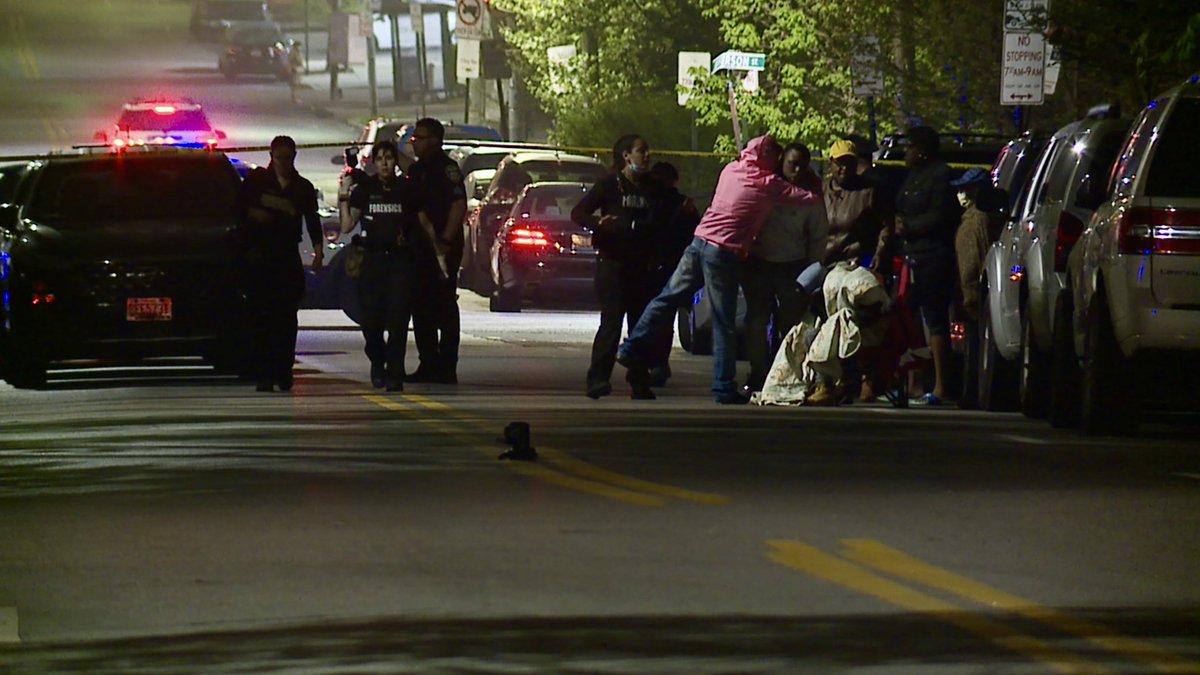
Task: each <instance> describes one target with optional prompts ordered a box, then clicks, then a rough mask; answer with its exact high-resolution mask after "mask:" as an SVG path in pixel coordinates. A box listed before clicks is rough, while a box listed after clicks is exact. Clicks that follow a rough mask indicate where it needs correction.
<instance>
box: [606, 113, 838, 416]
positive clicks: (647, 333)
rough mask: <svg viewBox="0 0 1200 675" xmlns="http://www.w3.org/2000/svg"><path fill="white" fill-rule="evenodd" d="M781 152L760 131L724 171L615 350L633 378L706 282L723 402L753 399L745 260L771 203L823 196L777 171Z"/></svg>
mask: <svg viewBox="0 0 1200 675" xmlns="http://www.w3.org/2000/svg"><path fill="white" fill-rule="evenodd" d="M782 154H783V150H782V148H781V147H780V146H779V143H778V142H776V140H775V139H774V138H772V137H770V136H759V137H758V138H755V139H753V140H751V141H750V143H749V144H747V146H746V149H745V150H743V151H742V155H741V157H739V158H738V160H737V161H735V162H730V163H729V164H727V165H726V166H725V168H724V169H723V170H722V171H721V177H720V178H719V179H718V181H717V189H716V193H715V194H714V195H713V201H712V205H711V206H709V207H708V210H707V211H705V213H704V216H703V217H702V218H701V219H700V224H699V225H697V226H696V237H695V239H693V240H692V243H691V244H689V245H688V247H687V249H686V250H685V251H684V253H683V258H681V259H680V261H679V265H678V266H677V267H676V268H675V273H674V274H672V275H671V279H670V281H668V282H667V285H666V286H665V287H664V288H663V290H662V292H660V293H659V294H658V297H656V298H654V300H652V301H651V302H650V304H649V305H648V306H647V307H646V309H645V311H643V312H642V317H641V319H639V320H638V323H637V325H636V326H635V327H634V329H633V330H632V331H630V333H629V337H628V338H626V340H625V342H624V344H622V345H621V348H620V349H619V350H618V352H617V362H618V363H620V364H621V365H623V366H625V367H626V368H628V369H629V375H630V378H631V381H635V380H640V379H641V378H646V377H648V375H647V371H646V366H647V363H648V360H649V355H650V353H651V351H652V349H653V342H654V336H656V335H658V334H659V333H660V332H661V331H662V330H664V329H665V328H666V326H667V324H669V323H670V322H671V321H674V319H675V313H676V311H677V309H678V308H679V307H683V306H685V305H687V304H690V303H691V302H692V297H693V296H694V295H695V293H696V291H698V290H699V289H700V288H701V287H703V288H704V289H705V292H706V293H707V295H708V298H709V301H710V302H711V303H712V315H713V384H712V392H713V398H714V400H716V402H717V403H733V404H737V403H746V402H747V401H748V400H749V399H748V398H747V397H746V396H745V395H743V394H742V393H741V392H740V391H739V390H738V387H737V383H736V382H735V381H734V377H735V376H736V374H737V373H736V370H737V340H736V338H735V335H734V327H735V320H736V314H737V293H738V270H739V267H740V265H741V262H742V261H743V260H745V259H746V257H747V256H748V255H749V253H750V247H751V246H753V245H754V241H755V239H756V238H757V237H758V233H759V231H760V230H761V229H762V225H763V222H764V221H765V220H766V218H767V216H768V215H769V214H770V213H771V209H773V208H774V207H775V206H777V205H780V204H791V205H794V206H805V205H808V204H817V203H821V194H820V192H810V191H809V190H805V189H804V188H801V187H798V186H796V185H793V184H791V183H789V182H788V181H787V180H785V179H784V178H783V177H782V176H780V175H779V174H778V172H777V169H778V167H779V159H780V157H781V155H782Z"/></svg>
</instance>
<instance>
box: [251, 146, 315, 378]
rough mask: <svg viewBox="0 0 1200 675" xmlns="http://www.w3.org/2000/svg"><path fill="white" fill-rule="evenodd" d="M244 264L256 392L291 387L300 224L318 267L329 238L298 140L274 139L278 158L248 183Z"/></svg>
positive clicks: (300, 294) (299, 295)
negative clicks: (302, 168)
mask: <svg viewBox="0 0 1200 675" xmlns="http://www.w3.org/2000/svg"><path fill="white" fill-rule="evenodd" d="M234 215H235V218H236V221H237V230H238V243H239V250H238V252H237V254H238V263H239V266H240V267H241V271H242V276H243V280H244V289H243V290H244V292H245V295H246V311H247V326H246V328H247V335H246V338H247V340H248V344H247V345H246V351H247V360H248V363H247V367H248V370H249V374H250V375H252V376H253V377H254V378H255V380H256V382H257V391H261V392H268V391H274V389H275V387H277V386H278V387H279V390H280V391H291V390H292V366H293V364H294V363H295V361H296V332H297V329H298V327H299V324H298V322H297V318H296V312H298V311H299V310H300V301H301V300H302V299H303V298H304V267H303V265H302V264H301V262H300V255H299V252H298V250H297V248H296V244H297V242H299V241H300V237H301V224H303V226H304V228H305V229H307V230H308V237H309V240H310V241H311V242H312V248H313V262H312V268H313V269H314V270H319V269H321V263H322V260H324V250H325V238H324V237H323V236H322V233H321V218H320V216H319V215H318V214H317V190H316V188H314V187H313V184H312V183H310V182H309V181H308V180H307V179H306V178H304V177H303V176H301V175H300V174H299V173H298V172H297V171H296V141H294V140H292V138H291V137H289V136H276V137H275V138H274V139H272V140H271V163H270V164H269V165H267V166H266V168H263V167H259V168H257V169H254V170H253V171H251V172H250V173H249V175H247V176H246V180H245V181H243V182H242V186H241V190H240V191H239V192H238V197H237V202H236V205H235V207H234Z"/></svg>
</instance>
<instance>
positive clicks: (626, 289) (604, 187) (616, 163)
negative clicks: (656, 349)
mask: <svg viewBox="0 0 1200 675" xmlns="http://www.w3.org/2000/svg"><path fill="white" fill-rule="evenodd" d="M649 170H650V146H649V144H648V143H646V139H644V138H642V137H641V136H638V135H636V134H629V135H626V136H622V137H620V138H619V139H617V142H616V143H615V144H614V145H613V153H612V171H611V172H610V173H609V174H608V175H607V176H605V177H603V178H601V179H600V180H599V181H598V182H597V183H596V185H595V186H593V187H592V189H591V190H590V191H588V193H587V194H586V195H584V197H583V199H582V200H580V202H579V204H578V205H577V206H576V207H575V208H574V209H572V210H571V220H573V221H575V223H576V224H578V225H581V226H583V227H586V228H588V229H589V230H591V231H592V232H593V234H592V245H593V246H594V247H595V248H596V251H597V252H598V253H599V254H600V257H599V259H598V260H597V261H596V279H595V287H596V295H597V296H598V297H599V299H600V327H599V328H598V329H597V330H596V338H595V340H594V341H593V342H592V363H591V367H590V368H588V372H587V395H588V396H589V397H591V398H600V397H601V396H607V395H608V394H610V393H612V384H611V383H610V382H609V379H610V378H611V377H612V371H613V365H614V364H615V363H616V357H617V346H618V345H619V344H620V341H621V323H622V321H625V322H627V323H628V325H629V328H630V330H632V329H633V327H634V326H635V325H637V321H638V318H639V317H641V315H642V310H643V309H645V308H646V304H647V303H648V302H650V299H651V298H653V297H654V296H655V295H656V294H657V293H658V291H659V290H660V287H661V283H658V282H661V279H660V278H659V275H658V274H657V269H658V264H659V257H660V256H659V255H658V253H659V252H658V251H657V245H658V244H660V243H661V237H662V230H663V228H664V227H665V226H664V225H663V224H662V223H660V222H659V221H660V220H662V216H663V209H661V208H659V204H658V202H659V200H660V199H661V198H662V194H663V190H662V188H661V186H660V185H659V183H658V181H656V180H654V178H652V177H651V175H650V171H649ZM596 211H600V216H599V217H597V216H596V215H595V214H596ZM630 385H631V386H632V388H633V389H632V392H631V394H630V396H631V397H632V398H635V399H652V398H654V392H652V391H651V390H650V386H649V382H648V381H647V380H646V379H645V378H642V377H636V378H633V379H632V380H631V381H630Z"/></svg>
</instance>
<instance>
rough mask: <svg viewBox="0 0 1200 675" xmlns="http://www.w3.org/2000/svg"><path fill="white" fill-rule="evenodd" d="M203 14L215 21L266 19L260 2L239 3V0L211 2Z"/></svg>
mask: <svg viewBox="0 0 1200 675" xmlns="http://www.w3.org/2000/svg"><path fill="white" fill-rule="evenodd" d="M205 14H206V15H208V16H210V17H213V18H216V19H232V20H234V21H264V20H266V19H267V15H266V12H265V11H263V4H262V3H261V2H240V1H239V0H212V1H211V2H209V3H208V6H207V9H206V11H205Z"/></svg>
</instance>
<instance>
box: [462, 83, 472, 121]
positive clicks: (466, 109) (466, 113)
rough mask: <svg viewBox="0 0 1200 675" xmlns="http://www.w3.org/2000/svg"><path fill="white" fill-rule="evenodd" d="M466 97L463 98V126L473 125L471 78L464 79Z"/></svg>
mask: <svg viewBox="0 0 1200 675" xmlns="http://www.w3.org/2000/svg"><path fill="white" fill-rule="evenodd" d="M463 84H464V85H466V86H465V89H466V96H465V97H464V98H463V124H470V123H471V78H469V77H468V78H463Z"/></svg>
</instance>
